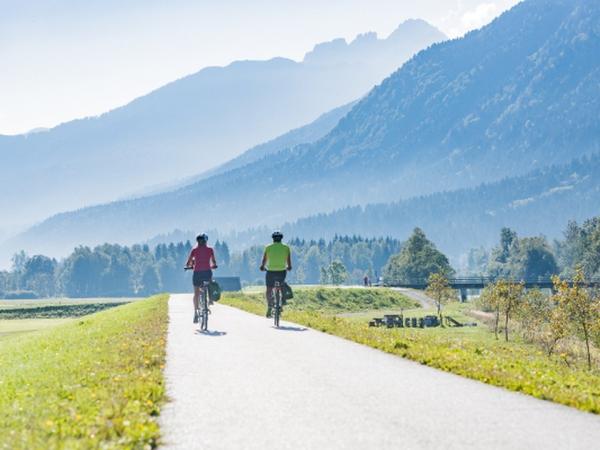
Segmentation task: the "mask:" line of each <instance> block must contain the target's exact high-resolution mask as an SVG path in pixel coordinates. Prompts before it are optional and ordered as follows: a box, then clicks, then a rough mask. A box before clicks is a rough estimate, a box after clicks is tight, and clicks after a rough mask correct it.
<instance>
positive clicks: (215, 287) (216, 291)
mask: <svg viewBox="0 0 600 450" xmlns="http://www.w3.org/2000/svg"><path fill="white" fill-rule="evenodd" d="M208 292H209V295H210V298H211V299H212V301H213V302H218V301H219V300H220V299H221V286H219V283H217V282H216V281H211V282H210V284H209V285H208Z"/></svg>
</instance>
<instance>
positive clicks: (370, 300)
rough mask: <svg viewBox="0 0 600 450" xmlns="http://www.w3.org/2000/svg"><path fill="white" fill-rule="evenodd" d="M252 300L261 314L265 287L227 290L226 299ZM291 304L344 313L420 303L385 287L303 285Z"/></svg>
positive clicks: (300, 308)
mask: <svg viewBox="0 0 600 450" xmlns="http://www.w3.org/2000/svg"><path fill="white" fill-rule="evenodd" d="M246 300H251V302H252V303H251V304H252V305H254V306H255V307H257V308H258V309H260V308H262V312H260V311H258V310H257V311H252V312H257V313H260V314H263V313H264V312H265V311H264V309H265V308H264V304H265V297H264V289H261V291H260V293H258V292H256V293H251V294H238V293H228V294H227V302H236V301H239V302H241V303H242V304H243V303H244V302H245V301H246ZM290 306H291V307H292V308H293V309H294V310H295V311H319V312H324V313H332V314H335V313H345V312H359V311H370V310H378V309H386V308H394V309H414V308H417V307H419V303H417V302H415V301H414V300H411V299H409V298H408V297H406V296H404V295H403V294H401V293H399V292H396V291H393V290H391V289H387V288H334V287H305V288H300V289H294V298H293V300H291V301H290Z"/></svg>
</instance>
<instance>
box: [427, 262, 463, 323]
mask: <svg viewBox="0 0 600 450" xmlns="http://www.w3.org/2000/svg"><path fill="white" fill-rule="evenodd" d="M427 284H428V286H427V289H425V292H426V293H427V295H429V296H430V297H431V298H433V299H434V300H435V306H436V308H437V315H438V317H439V318H440V323H443V322H442V305H444V304H446V303H448V302H450V301H452V300H454V299H456V293H455V292H454V290H453V289H452V288H451V287H450V286H449V284H448V278H446V277H445V276H444V275H442V274H441V273H432V274H431V275H429V279H428V282H427Z"/></svg>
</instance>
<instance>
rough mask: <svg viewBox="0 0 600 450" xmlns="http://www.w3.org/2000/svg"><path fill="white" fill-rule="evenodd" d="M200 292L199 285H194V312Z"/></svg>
mask: <svg viewBox="0 0 600 450" xmlns="http://www.w3.org/2000/svg"><path fill="white" fill-rule="evenodd" d="M201 293H202V288H201V287H200V286H194V312H196V310H197V309H198V301H199V298H200V294H201Z"/></svg>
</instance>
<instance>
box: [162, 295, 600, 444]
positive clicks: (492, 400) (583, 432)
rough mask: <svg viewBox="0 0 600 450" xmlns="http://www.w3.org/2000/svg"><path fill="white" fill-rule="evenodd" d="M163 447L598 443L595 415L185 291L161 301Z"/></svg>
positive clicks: (599, 428)
mask: <svg viewBox="0 0 600 450" xmlns="http://www.w3.org/2000/svg"><path fill="white" fill-rule="evenodd" d="M169 314H170V324H169V335H168V344H167V366H166V378H167V393H168V396H169V398H170V402H169V403H168V404H167V405H166V406H165V407H164V408H163V412H162V414H161V417H160V420H161V428H162V432H163V447H164V448H178V449H374V448H378V449H382V448H383V449H387V448H389V449H400V448H401V449H455V448H456V449H465V448H467V449H468V448H474V449H496V448H501V449H511V450H512V449H527V450H534V449H561V450H567V449H586V450H589V449H596V448H600V444H599V443H600V417H598V416H594V415H592V414H586V413H582V412H579V411H577V410H575V409H572V408H568V407H564V406H560V405H556V404H553V403H550V402H545V401H542V400H537V399H534V398H532V397H529V396H525V395H521V394H517V393H512V392H509V391H506V390H503V389H500V388H495V387H492V386H488V385H485V384H483V383H479V382H476V381H472V380H468V379H466V378H462V377H459V376H455V375H452V374H448V373H445V372H442V371H438V370H435V369H432V368H429V367H425V366H422V365H419V364H417V363H414V362H411V361H408V360H405V359H402V358H399V357H396V356H392V355H388V354H385V353H383V352H380V351H377V350H374V349H371V348H368V347H365V346H361V345H358V344H355V343H352V342H349V341H346V340H343V339H339V338H336V337H333V336H329V335H326V334H323V333H319V332H317V331H313V330H307V329H305V328H304V327H301V326H298V325H295V324H291V323H282V325H283V327H282V328H281V329H275V328H273V327H272V322H271V321H269V320H267V319H265V318H262V317H258V316H255V315H251V314H248V313H245V312H242V311H239V310H236V309H234V308H229V307H226V306H221V305H215V306H214V307H213V314H212V315H211V317H210V321H209V330H210V331H209V332H208V333H206V334H201V333H199V332H198V331H197V326H196V325H193V324H192V306H191V296H187V295H174V296H172V297H171V299H170V302H169Z"/></svg>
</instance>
